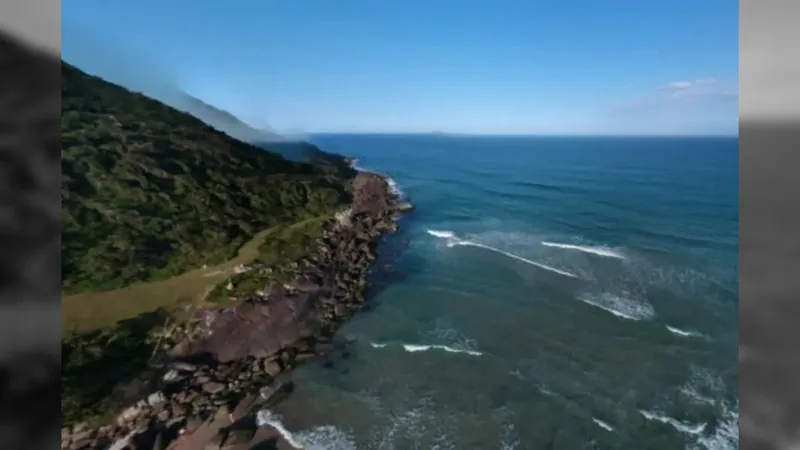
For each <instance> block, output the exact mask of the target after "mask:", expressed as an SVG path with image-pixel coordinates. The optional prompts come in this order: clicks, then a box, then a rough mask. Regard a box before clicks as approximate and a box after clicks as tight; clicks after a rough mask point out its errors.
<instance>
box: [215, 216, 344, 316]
mask: <svg viewBox="0 0 800 450" xmlns="http://www.w3.org/2000/svg"><path fill="white" fill-rule="evenodd" d="M328 219H330V217H327V216H321V217H317V218H314V219H310V220H305V221H302V222H299V223H296V224H293V225H290V226H287V227H284V228H281V229H280V230H278V231H277V232H275V233H274V234H271V235H270V236H269V238H268V239H265V240H264V242H263V243H262V244H261V245H260V246H259V249H258V257H257V258H256V260H254V261H253V262H252V263H250V264H249V265H248V267H249V270H248V271H247V272H244V273H240V274H236V275H234V276H232V277H231V278H230V279H229V280H228V281H227V282H225V283H220V284H218V285H217V286H216V287H215V288H214V290H213V291H211V292H210V293H209V295H208V297H207V300H208V301H209V302H221V301H225V300H227V299H228V298H236V299H239V298H247V297H249V296H252V295H253V294H256V293H258V292H259V291H265V290H266V288H267V287H268V286H270V285H271V284H273V283H283V282H287V281H289V280H290V279H291V278H292V275H294V274H295V272H296V269H298V267H299V265H298V262H299V261H300V260H301V259H302V258H304V257H309V256H313V255H314V254H315V252H316V251H317V250H318V249H319V244H318V243H317V241H318V240H319V239H320V238H321V237H322V227H323V225H324V223H325V222H326V220H328Z"/></svg>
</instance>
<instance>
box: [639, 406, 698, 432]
mask: <svg viewBox="0 0 800 450" xmlns="http://www.w3.org/2000/svg"><path fill="white" fill-rule="evenodd" d="M639 413H640V414H641V415H642V417H644V418H645V419H647V420H652V421H656V422H661V423H665V424H667V425H671V426H672V427H673V428H675V429H676V430H678V431H680V432H681V433H684V434H688V435H691V436H699V435H701V434H702V433H703V431H705V429H706V424H705V423H701V424H691V423H686V422H681V421H680V420H678V419H675V418H673V417H670V416H667V415H664V414H661V413H659V412H655V411H644V410H639Z"/></svg>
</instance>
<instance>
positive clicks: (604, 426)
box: [592, 417, 614, 432]
mask: <svg viewBox="0 0 800 450" xmlns="http://www.w3.org/2000/svg"><path fill="white" fill-rule="evenodd" d="M592 422H594V423H595V424H597V426H598V427H600V428H602V429H604V430H606V431H612V432H613V431H614V427H612V426H611V425H609V424H607V423H605V422H603V421H602V420H600V419H597V418H595V417H592Z"/></svg>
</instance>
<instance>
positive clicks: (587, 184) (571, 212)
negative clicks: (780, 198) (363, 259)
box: [276, 135, 738, 450]
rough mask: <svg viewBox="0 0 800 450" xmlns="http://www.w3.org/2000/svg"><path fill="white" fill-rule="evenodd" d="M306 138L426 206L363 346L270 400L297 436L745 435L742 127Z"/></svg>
mask: <svg viewBox="0 0 800 450" xmlns="http://www.w3.org/2000/svg"><path fill="white" fill-rule="evenodd" d="M314 142H315V143H316V144H318V145H319V146H320V147H322V148H323V149H325V150H328V151H333V152H338V153H342V154H346V155H352V156H355V157H356V158H358V165H359V166H360V167H362V168H365V169H369V170H374V171H377V172H380V173H384V174H386V175H388V176H390V177H391V178H392V179H393V180H394V181H395V182H396V183H397V186H398V187H399V189H401V190H402V193H403V195H405V196H407V197H408V198H410V199H411V200H412V201H413V203H414V204H415V205H416V207H417V209H416V211H415V212H413V213H412V214H410V215H408V216H406V217H405V218H404V219H403V220H402V221H401V231H400V232H399V233H398V234H397V235H395V236H392V237H391V238H389V240H388V241H387V243H386V245H385V247H383V248H384V251H385V252H386V253H390V252H391V253H393V251H394V249H402V252H401V253H400V254H399V256H398V257H396V259H395V260H393V261H391V272H390V273H389V274H388V275H386V274H384V275H383V277H384V278H383V282H381V283H377V284H376V287H375V289H374V290H373V291H372V293H371V297H372V298H371V300H370V301H371V302H372V304H373V305H374V308H373V309H372V310H371V311H370V312H367V313H363V314H360V315H358V316H357V317H356V318H355V319H353V320H352V321H351V322H350V323H348V324H347V325H346V326H345V327H344V328H343V329H342V330H341V332H340V333H341V335H343V336H344V335H348V336H352V337H355V338H356V339H357V342H356V344H355V350H354V352H353V354H352V356H351V357H350V358H348V359H346V360H344V361H337V362H336V364H335V365H334V367H333V368H323V367H321V366H320V365H309V366H305V367H303V368H302V369H300V370H299V371H298V372H297V374H296V375H295V376H296V378H297V381H298V389H297V391H296V392H295V393H294V394H292V397H291V398H290V399H289V400H288V401H287V402H286V403H285V404H283V405H282V406H280V408H279V409H278V411H276V413H279V414H280V415H281V416H282V422H283V424H284V425H285V426H286V427H287V429H288V430H291V432H292V433H293V434H294V436H295V439H296V440H297V441H298V443H302V444H304V445H306V446H307V448H320V449H322V448H324V449H350V448H358V449H415V448H419V449H432V448H438V449H501V448H506V449H511V448H516V449H584V448H586V449H588V448H602V449H637V450H641V449H665V450H667V449H684V448H698V449H731V448H737V447H738V444H737V443H736V442H737V441H738V434H737V433H738V432H737V429H738V423H737V421H738V400H737V390H738V388H737V385H738V380H737V345H738V343H737V341H738V329H737V310H738V286H737V285H738V281H737V271H738V268H737V252H738V248H737V241H738V234H737V232H738V200H737V198H738V187H737V186H738V140H737V139H735V138H610V137H603V138H589V137H573V138H556V137H539V138H516V137H514V138H512V137H505V138H497V137H448V136H435V135H429V136H388V135H384V136H363V135H362V136H341V135H340V136H333V135H325V136H316V137H315V138H314ZM406 243H407V246H406V245H405V244H406ZM387 277H388V278H387ZM312 443H313V444H312Z"/></svg>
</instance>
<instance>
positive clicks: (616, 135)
mask: <svg viewBox="0 0 800 450" xmlns="http://www.w3.org/2000/svg"><path fill="white" fill-rule="evenodd" d="M304 134H306V135H310V136H315V135H316V136H323V135H362V136H441V137H612V138H619V137H631V138H637V137H639V138H641V137H652V138H666V137H671V138H681V137H709V138H738V137H739V133H738V130H737V132H736V133H685V134H682V133H458V132H444V131H310V132H306V133H304Z"/></svg>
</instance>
